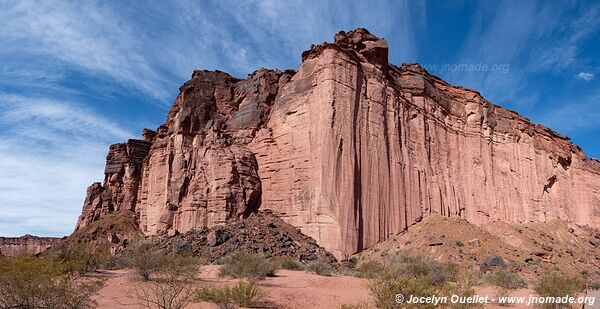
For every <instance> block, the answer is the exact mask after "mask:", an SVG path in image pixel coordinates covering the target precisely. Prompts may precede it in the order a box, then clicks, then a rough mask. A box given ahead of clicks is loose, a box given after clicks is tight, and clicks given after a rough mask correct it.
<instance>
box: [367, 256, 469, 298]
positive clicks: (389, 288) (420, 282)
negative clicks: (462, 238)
mask: <svg viewBox="0 0 600 309" xmlns="http://www.w3.org/2000/svg"><path fill="white" fill-rule="evenodd" d="M369 267H371V266H369ZM372 267H373V268H376V267H378V266H377V265H376V264H373V265H372ZM371 274H372V276H371V277H372V278H371V279H370V280H369V288H370V290H371V293H372V295H373V297H374V300H375V305H376V306H377V307H378V308H386V309H387V308H399V307H401V306H400V304H398V303H396V301H395V295H396V294H402V295H413V296H417V297H420V296H424V297H427V296H431V295H436V296H450V295H452V294H456V295H461V296H469V295H473V294H474V291H473V290H472V289H471V282H472V281H471V280H470V279H468V280H462V278H460V277H459V267H458V266H457V265H456V264H453V263H441V262H437V261H434V260H431V259H428V258H426V257H424V256H418V255H413V254H410V253H407V252H399V253H398V254H397V255H395V256H394V257H392V258H391V259H390V260H389V261H388V262H387V263H386V264H384V265H383V268H382V269H381V270H380V271H379V272H377V274H374V273H371ZM423 307H424V308H433V307H434V305H433V304H427V305H423Z"/></svg>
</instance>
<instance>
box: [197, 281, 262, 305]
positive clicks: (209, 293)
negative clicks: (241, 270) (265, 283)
mask: <svg viewBox="0 0 600 309" xmlns="http://www.w3.org/2000/svg"><path fill="white" fill-rule="evenodd" d="M264 297H265V294H264V292H263V291H262V290H261V289H260V288H259V287H258V285H257V284H256V283H254V282H245V281H240V282H238V283H237V284H236V285H234V286H223V287H215V286H206V287H203V288H200V289H199V290H198V291H197V293H196V299H197V300H204V301H209V302H213V303H216V304H218V305H219V306H220V307H221V308H232V307H234V306H242V307H256V306H259V305H261V304H262V300H263V298H264Z"/></svg>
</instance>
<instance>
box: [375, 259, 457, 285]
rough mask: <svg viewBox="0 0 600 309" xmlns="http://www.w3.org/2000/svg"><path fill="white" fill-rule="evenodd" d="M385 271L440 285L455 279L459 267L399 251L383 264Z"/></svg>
mask: <svg viewBox="0 0 600 309" xmlns="http://www.w3.org/2000/svg"><path fill="white" fill-rule="evenodd" d="M384 270H385V272H387V273H391V274H393V275H396V276H408V277H418V278H423V279H424V280H426V281H427V282H428V283H429V284H431V285H434V286H441V285H443V284H445V283H447V282H449V281H457V280H458V274H459V267H458V265H457V264H454V263H442V262H438V261H435V260H432V259H430V258H427V257H425V256H420V255H415V254H411V253H408V252H403V251H400V252H398V253H397V254H396V255H395V256H393V257H392V258H391V259H390V260H389V261H388V262H387V263H386V264H385V266H384Z"/></svg>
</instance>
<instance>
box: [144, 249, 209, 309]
mask: <svg viewBox="0 0 600 309" xmlns="http://www.w3.org/2000/svg"><path fill="white" fill-rule="evenodd" d="M158 254H161V256H162V257H161V258H160V259H157V260H156V261H160V262H156V261H155V262H153V265H152V267H144V268H143V270H144V271H145V274H148V279H150V278H151V279H152V280H148V279H146V280H144V281H143V282H138V283H137V284H136V286H135V295H136V296H137V299H138V300H139V305H141V306H142V307H144V308H159V309H180V308H184V307H185V306H187V304H189V302H190V300H191V299H192V297H193V295H194V290H193V289H192V288H191V286H190V284H191V282H192V281H193V280H194V279H195V276H196V273H197V270H198V266H199V265H200V261H199V259H197V258H196V257H194V256H191V255H183V254H164V253H160V252H159V253H158ZM150 276H152V277H150ZM142 278H143V277H142Z"/></svg>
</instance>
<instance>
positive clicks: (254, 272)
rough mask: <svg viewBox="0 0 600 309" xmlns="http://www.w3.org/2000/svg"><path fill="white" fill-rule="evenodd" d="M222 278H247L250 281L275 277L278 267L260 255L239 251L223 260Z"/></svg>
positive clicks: (220, 271) (220, 272) (220, 273)
mask: <svg viewBox="0 0 600 309" xmlns="http://www.w3.org/2000/svg"><path fill="white" fill-rule="evenodd" d="M220 262H221V264H222V265H221V268H220V270H219V275H220V276H223V277H225V276H227V277H232V278H246V279H248V280H250V281H252V282H253V281H257V280H263V279H265V277H272V276H275V272H276V271H277V265H276V264H275V263H274V262H273V261H271V260H268V259H266V258H265V257H264V256H262V255H259V254H249V253H245V252H241V251H237V252H234V253H231V254H229V255H227V256H225V257H224V258H223V259H221V261H220Z"/></svg>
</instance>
